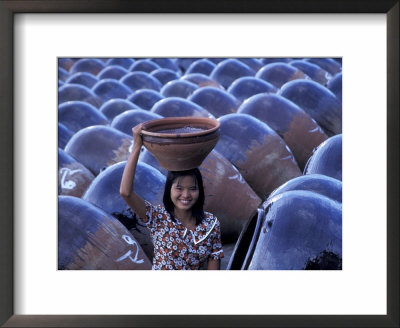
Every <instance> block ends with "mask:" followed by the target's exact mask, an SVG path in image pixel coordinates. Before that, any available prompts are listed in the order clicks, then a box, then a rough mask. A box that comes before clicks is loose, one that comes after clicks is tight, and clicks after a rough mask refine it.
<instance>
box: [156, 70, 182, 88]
mask: <svg viewBox="0 0 400 328" xmlns="http://www.w3.org/2000/svg"><path fill="white" fill-rule="evenodd" d="M150 75H151V76H153V77H155V78H156V79H157V80H158V81H160V83H161V84H162V85H164V84H166V83H168V82H169V81H172V80H177V79H179V77H180V75H179V74H178V73H177V72H174V71H172V70H170V69H167V68H159V69H156V70H155V71H153V72H151V73H150Z"/></svg>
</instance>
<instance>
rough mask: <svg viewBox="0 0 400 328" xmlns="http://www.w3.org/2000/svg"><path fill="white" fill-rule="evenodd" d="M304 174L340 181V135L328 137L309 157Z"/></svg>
mask: <svg viewBox="0 0 400 328" xmlns="http://www.w3.org/2000/svg"><path fill="white" fill-rule="evenodd" d="M304 173H305V174H324V175H327V176H329V177H332V178H335V179H338V180H342V135H341V134H338V135H336V136H333V137H330V138H329V139H328V140H326V141H324V142H323V143H322V144H321V145H319V146H318V148H317V149H316V150H315V152H314V154H313V155H312V156H311V157H310V159H309V161H308V163H307V165H306V167H305V168H304Z"/></svg>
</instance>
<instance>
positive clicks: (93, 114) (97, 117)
mask: <svg viewBox="0 0 400 328" xmlns="http://www.w3.org/2000/svg"><path fill="white" fill-rule="evenodd" d="M58 121H59V122H60V123H62V124H64V125H65V126H66V127H67V128H68V129H70V130H71V131H72V132H77V131H79V130H81V129H83V128H86V127H88V126H92V125H107V124H108V123H109V122H108V119H107V117H106V116H104V115H103V114H102V113H101V112H100V111H99V110H98V109H97V108H96V107H94V106H93V105H91V104H89V103H87V102H84V101H68V102H65V103H62V104H61V105H59V106H58Z"/></svg>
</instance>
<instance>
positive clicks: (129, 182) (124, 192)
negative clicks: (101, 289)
mask: <svg viewBox="0 0 400 328" xmlns="http://www.w3.org/2000/svg"><path fill="white" fill-rule="evenodd" d="M141 131H142V124H138V125H136V126H135V127H134V128H133V129H132V133H133V139H134V144H133V149H132V152H131V154H130V156H129V158H128V161H127V163H126V165H125V169H124V173H123V174H122V179H121V186H120V189H119V192H120V194H121V196H122V198H123V199H124V200H125V201H126V202H127V204H128V205H129V206H130V207H131V208H132V210H133V211H134V212H135V213H136V214H137V215H138V216H139V217H140V218H142V219H145V218H146V204H145V202H144V200H143V198H141V197H140V196H139V195H138V194H137V193H136V192H135V191H134V189H133V184H134V183H133V182H134V177H135V173H136V166H137V162H138V159H139V155H140V149H141V148H142V145H143V140H142V136H141V134H140V133H141Z"/></svg>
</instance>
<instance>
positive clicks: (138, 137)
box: [132, 123, 143, 147]
mask: <svg viewBox="0 0 400 328" xmlns="http://www.w3.org/2000/svg"><path fill="white" fill-rule="evenodd" d="M142 126H143V123H139V124H138V125H136V126H135V127H134V128H132V134H133V140H134V142H135V146H136V147H139V146H140V147H141V146H142V145H143V140H142Z"/></svg>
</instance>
